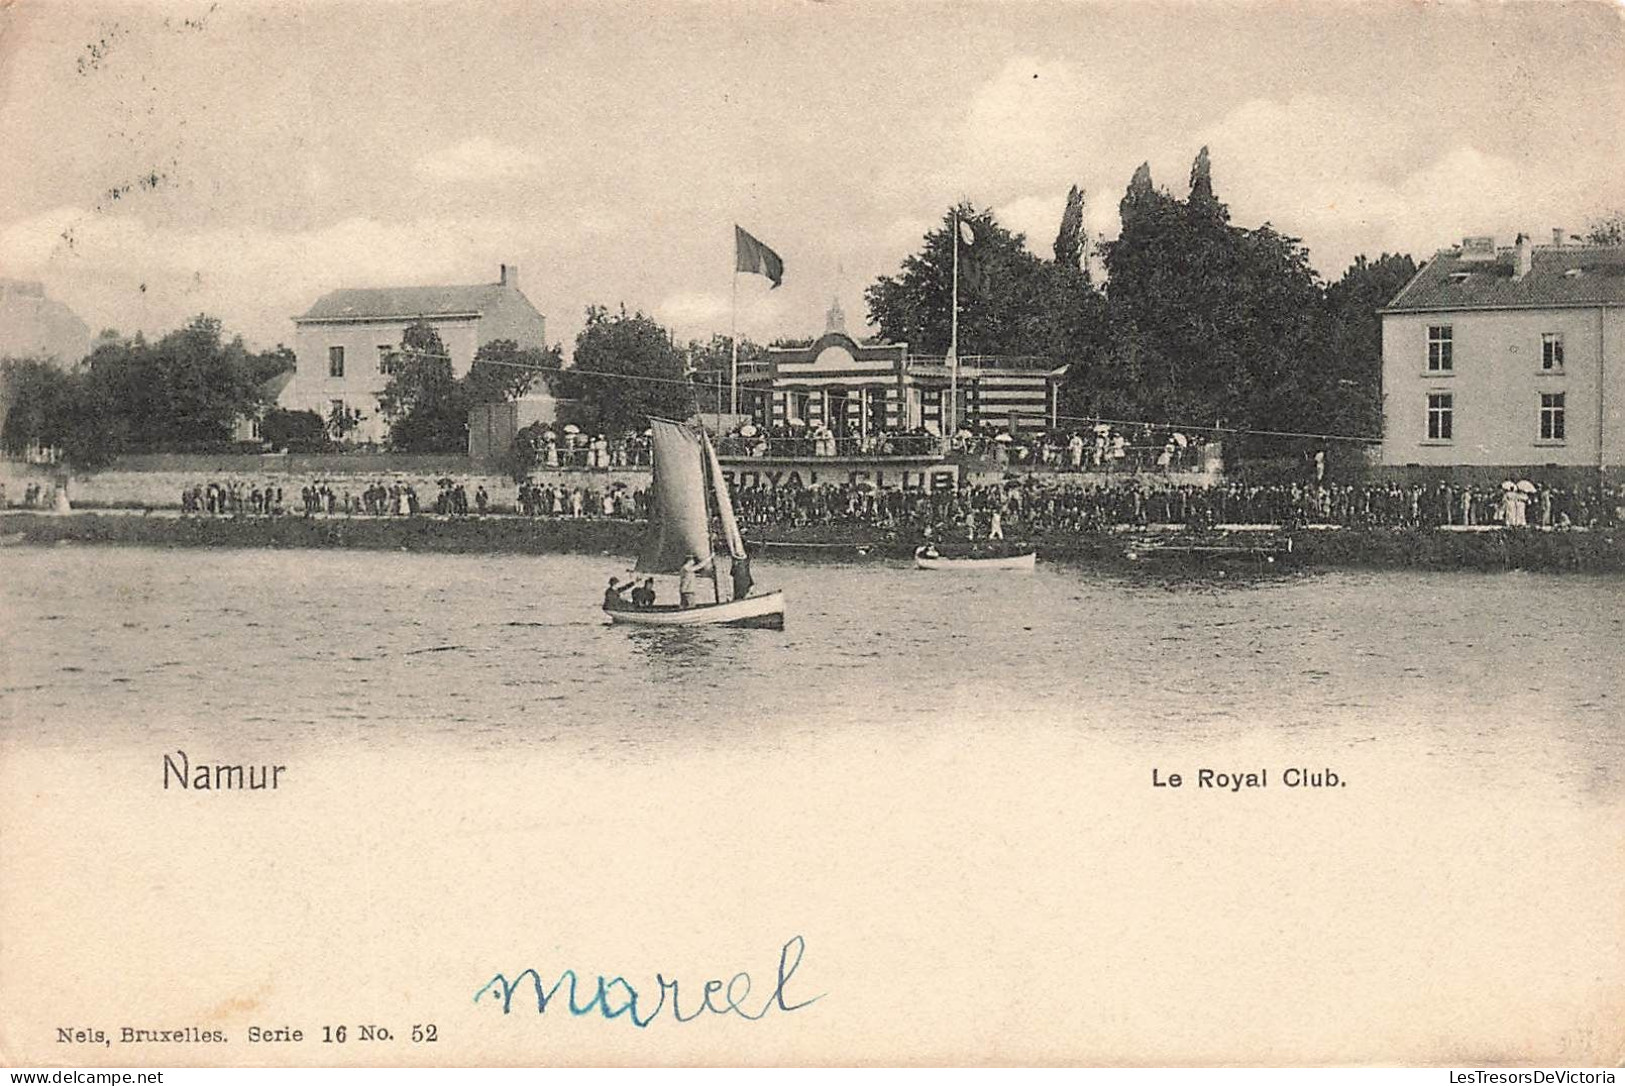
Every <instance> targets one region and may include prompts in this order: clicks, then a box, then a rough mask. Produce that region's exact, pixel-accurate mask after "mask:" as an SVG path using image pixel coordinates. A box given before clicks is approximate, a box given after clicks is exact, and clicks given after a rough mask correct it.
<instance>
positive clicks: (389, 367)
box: [378, 343, 400, 375]
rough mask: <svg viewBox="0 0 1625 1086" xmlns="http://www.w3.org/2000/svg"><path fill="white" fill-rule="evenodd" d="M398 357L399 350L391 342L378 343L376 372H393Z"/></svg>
mask: <svg viewBox="0 0 1625 1086" xmlns="http://www.w3.org/2000/svg"><path fill="white" fill-rule="evenodd" d="M399 358H400V354H399V352H398V351H397V350H396V348H395V345H394V344H393V343H380V344H379V345H378V372H379V373H382V374H386V375H387V374H393V373H394V372H395V369H396V364H397V361H398V359H399Z"/></svg>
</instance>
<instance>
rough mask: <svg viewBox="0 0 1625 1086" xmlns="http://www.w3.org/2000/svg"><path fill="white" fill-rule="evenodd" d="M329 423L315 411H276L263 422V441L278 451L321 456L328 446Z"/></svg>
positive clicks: (261, 423) (261, 429)
mask: <svg viewBox="0 0 1625 1086" xmlns="http://www.w3.org/2000/svg"><path fill="white" fill-rule="evenodd" d="M328 421H330V420H323V418H322V417H321V416H320V415H318V414H317V413H316V412H314V411H289V410H287V409H285V408H281V407H273V408H271V409H270V410H269V411H267V412H266V413H265V417H264V418H262V419H261V420H260V437H261V439H262V440H263V441H264V442H265V443H266V444H267V445H270V446H271V447H272V448H274V449H288V450H290V451H292V452H320V451H322V450H324V449H326V448H327V446H328Z"/></svg>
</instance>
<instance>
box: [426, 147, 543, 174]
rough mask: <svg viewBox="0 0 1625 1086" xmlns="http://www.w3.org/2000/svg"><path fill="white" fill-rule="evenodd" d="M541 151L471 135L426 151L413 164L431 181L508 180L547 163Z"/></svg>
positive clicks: (536, 169)
mask: <svg viewBox="0 0 1625 1086" xmlns="http://www.w3.org/2000/svg"><path fill="white" fill-rule="evenodd" d="M546 164H547V163H546V160H545V159H543V158H542V157H541V156H540V155H535V154H532V153H530V152H529V151H523V150H520V149H519V148H517V147H509V146H506V145H504V144H500V143H497V142H496V141H495V140H493V139H491V138H490V137H488V136H474V137H472V138H470V139H466V140H463V141H462V142H461V143H458V144H455V145H454V146H451V147H448V148H445V149H444V150H440V151H436V152H434V153H432V154H428V155H425V156H424V157H422V158H420V159H418V161H417V162H416V163H414V164H413V167H412V168H413V170H415V171H416V172H417V173H418V175H419V176H421V177H425V178H428V179H429V180H431V181H444V182H453V181H456V182H480V181H510V180H513V179H515V178H521V177H526V176H530V175H533V174H535V173H537V172H538V171H540V170H541V169H542V167H544V166H545V165H546Z"/></svg>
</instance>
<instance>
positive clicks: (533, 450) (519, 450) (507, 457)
mask: <svg viewBox="0 0 1625 1086" xmlns="http://www.w3.org/2000/svg"><path fill="white" fill-rule="evenodd" d="M547 433H548V428H547V427H546V426H544V425H542V424H541V423H539V422H533V423H531V424H530V425H529V426H526V427H525V428H524V429H522V430H520V431H519V432H518V433H517V434H515V435H514V436H513V444H512V445H510V446H508V451H507V452H505V453H503V454H502V455H501V456H500V457H499V458H498V461H497V463H498V466H499V468H500V469H501V471H502V473H503V474H504V475H506V476H508V477H509V478H510V479H512V480H513V481H514V482H516V483H522V482H524V481H525V479H526V478H527V477H528V476H529V475H530V473H531V472H532V471H533V470H535V468H536V465H537V464H539V463H541V462H542V453H543V451H544V444H545V442H544V440H543V436H544V435H545V434H547Z"/></svg>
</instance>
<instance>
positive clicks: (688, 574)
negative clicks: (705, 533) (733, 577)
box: [677, 554, 715, 610]
mask: <svg viewBox="0 0 1625 1086" xmlns="http://www.w3.org/2000/svg"><path fill="white" fill-rule="evenodd" d="M710 565H711V559H709V558H701V557H700V556H699V555H697V554H691V555H689V556H688V561H686V562H684V563H683V564H682V566H681V567H679V568H678V571H677V574H678V579H677V603H678V606H680V607H682V608H683V609H684V610H687V609H688V608H690V607H693V606H694V600H695V597H696V595H697V594H698V593H697V591H696V585H695V582H694V575H695V574H696V573H698V572H700V570H702V569H705V568H706V567H707V566H710ZM713 568H714V567H713ZM713 576H715V574H714V573H713Z"/></svg>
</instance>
